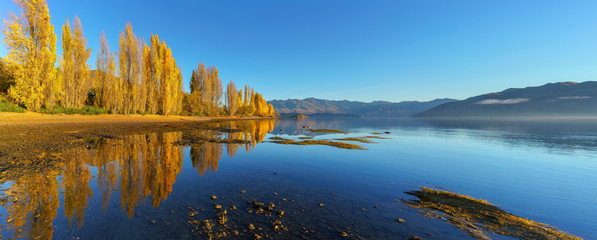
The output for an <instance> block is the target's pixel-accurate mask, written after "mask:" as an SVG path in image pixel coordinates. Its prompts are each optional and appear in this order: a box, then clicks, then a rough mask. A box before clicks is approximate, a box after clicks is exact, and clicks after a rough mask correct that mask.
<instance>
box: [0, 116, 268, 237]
mask: <svg viewBox="0 0 597 240" xmlns="http://www.w3.org/2000/svg"><path fill="white" fill-rule="evenodd" d="M216 125H217V127H223V128H225V129H229V131H218V130H196V131H191V132H185V133H183V132H168V133H148V134H137V135H129V136H124V137H122V138H119V139H104V138H101V139H95V140H92V141H90V145H91V146H95V147H94V148H91V149H87V148H73V149H70V150H68V151H65V152H63V153H61V154H59V155H57V156H58V157H57V158H58V159H52V160H48V163H45V162H44V163H43V164H39V165H40V166H46V165H47V166H50V165H52V166H54V165H57V167H46V168H43V167H40V168H39V169H35V170H31V169H29V168H28V169H27V170H22V172H23V173H21V174H15V176H18V177H15V178H16V179H7V180H9V181H8V182H6V183H7V184H10V186H9V187H8V189H6V190H2V191H3V193H2V194H3V196H2V198H1V200H2V201H0V204H1V206H2V208H4V209H5V210H6V215H5V216H3V215H0V219H3V220H4V222H5V223H6V224H5V226H2V225H0V230H1V231H2V234H1V235H0V238H4V237H7V235H8V237H12V238H28V239H51V238H52V235H53V233H54V220H55V218H56V217H57V215H58V209H59V207H60V201H62V204H63V205H62V207H63V208H64V217H65V218H66V219H67V221H68V225H69V227H74V226H77V228H81V227H82V226H83V224H84V220H85V213H86V210H87V209H88V208H89V204H90V199H91V198H93V197H95V196H99V197H101V206H102V209H103V210H104V212H105V211H106V210H107V209H108V205H109V204H110V200H111V198H114V197H119V198H120V199H119V200H120V201H119V202H120V208H121V209H122V211H123V212H124V213H125V214H126V215H127V216H128V217H132V216H134V214H135V208H136V207H138V206H140V205H142V204H143V203H144V202H145V201H146V200H147V199H151V200H150V201H151V205H152V206H153V207H159V206H160V203H162V202H163V201H164V200H165V199H166V198H168V195H169V194H170V193H171V192H172V190H173V185H174V183H175V182H176V178H177V176H178V174H179V173H180V171H181V169H182V164H183V152H184V151H183V149H184V146H181V145H180V142H181V140H182V139H183V138H185V137H189V136H190V135H193V136H195V137H199V138H200V139H204V141H197V142H192V143H190V144H189V145H190V146H191V149H190V158H191V163H192V165H193V168H195V169H196V170H197V171H198V173H199V175H204V174H205V173H206V172H207V171H209V172H215V171H217V170H218V162H219V160H220V159H221V158H222V156H223V154H224V146H225V147H226V153H227V154H228V155H229V156H230V157H233V156H234V155H235V154H236V152H237V150H238V149H239V148H244V149H245V150H246V151H250V150H251V149H253V148H255V146H256V144H258V143H260V142H262V141H263V140H264V139H265V137H266V134H267V133H268V132H271V131H272V130H273V127H274V120H266V121H237V122H227V123H216ZM15 171H18V170H15ZM92 173H93V174H95V176H92V175H93V174H92ZM94 182H97V185H95V184H94ZM96 186H97V188H95V187H96ZM92 187H93V188H92Z"/></svg>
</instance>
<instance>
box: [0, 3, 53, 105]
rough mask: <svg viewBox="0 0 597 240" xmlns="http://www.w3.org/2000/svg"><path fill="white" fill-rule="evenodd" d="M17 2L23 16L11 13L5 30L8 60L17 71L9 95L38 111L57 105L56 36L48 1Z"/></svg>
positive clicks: (14, 73)
mask: <svg viewBox="0 0 597 240" xmlns="http://www.w3.org/2000/svg"><path fill="white" fill-rule="evenodd" d="M15 2H16V4H17V5H18V6H19V7H20V8H21V9H22V13H21V15H20V16H17V15H15V14H14V13H10V15H9V19H8V20H6V21H5V22H4V23H5V28H4V30H3V33H4V43H6V46H7V50H8V51H7V52H8V53H7V56H6V59H5V60H6V61H7V63H8V64H9V65H10V66H11V69H13V71H14V72H13V76H14V84H13V85H12V86H11V87H10V89H9V90H8V94H9V96H10V97H11V98H13V99H14V100H15V101H16V102H17V103H19V104H24V105H25V107H27V109H28V110H37V109H39V108H40V107H41V106H42V104H46V105H47V106H49V105H52V104H53V97H54V95H55V93H54V89H55V87H54V85H55V82H56V81H57V79H56V77H55V76H56V74H55V71H56V70H55V68H54V63H55V62H56V34H54V26H53V25H52V24H51V22H50V12H49V9H48V4H47V2H46V1H45V0H37V1H34V0H16V1H15Z"/></svg>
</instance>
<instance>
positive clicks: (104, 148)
mask: <svg viewBox="0 0 597 240" xmlns="http://www.w3.org/2000/svg"><path fill="white" fill-rule="evenodd" d="M123 153H124V143H123V140H106V139H100V140H98V142H97V154H96V156H95V159H94V161H93V165H94V166H97V170H98V171H97V172H98V174H97V181H98V184H99V189H100V190H101V191H102V208H103V209H104V211H105V210H106V208H107V206H108V202H110V195H111V194H112V192H113V191H115V190H116V180H117V179H118V174H117V171H116V169H117V168H118V162H117V161H113V160H115V159H120V158H122V154H123Z"/></svg>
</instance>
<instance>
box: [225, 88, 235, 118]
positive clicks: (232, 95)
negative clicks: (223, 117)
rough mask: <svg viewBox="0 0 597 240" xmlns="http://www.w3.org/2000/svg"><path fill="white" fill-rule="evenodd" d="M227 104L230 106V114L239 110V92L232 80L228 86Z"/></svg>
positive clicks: (232, 114)
mask: <svg viewBox="0 0 597 240" xmlns="http://www.w3.org/2000/svg"><path fill="white" fill-rule="evenodd" d="M226 106H227V107H228V114H230V116H234V114H236V111H237V110H238V93H237V91H236V85H234V82H232V80H230V83H228V85H227V86H226Z"/></svg>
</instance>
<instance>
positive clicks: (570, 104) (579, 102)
mask: <svg viewBox="0 0 597 240" xmlns="http://www.w3.org/2000/svg"><path fill="white" fill-rule="evenodd" d="M416 116H417V117H559V116H563V117H570V116H578V117H586V116H592V117H594V116H597V82H594V81H590V82H583V83H575V82H559V83H549V84H545V85H543V86H539V87H527V88H510V89H506V90H504V91H501V92H496V93H488V94H483V95H479V96H475V97H471V98H468V99H465V100H462V101H454V102H449V103H444V104H441V105H438V106H435V107H433V108H431V109H429V110H426V111H424V112H421V113H418V114H416Z"/></svg>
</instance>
